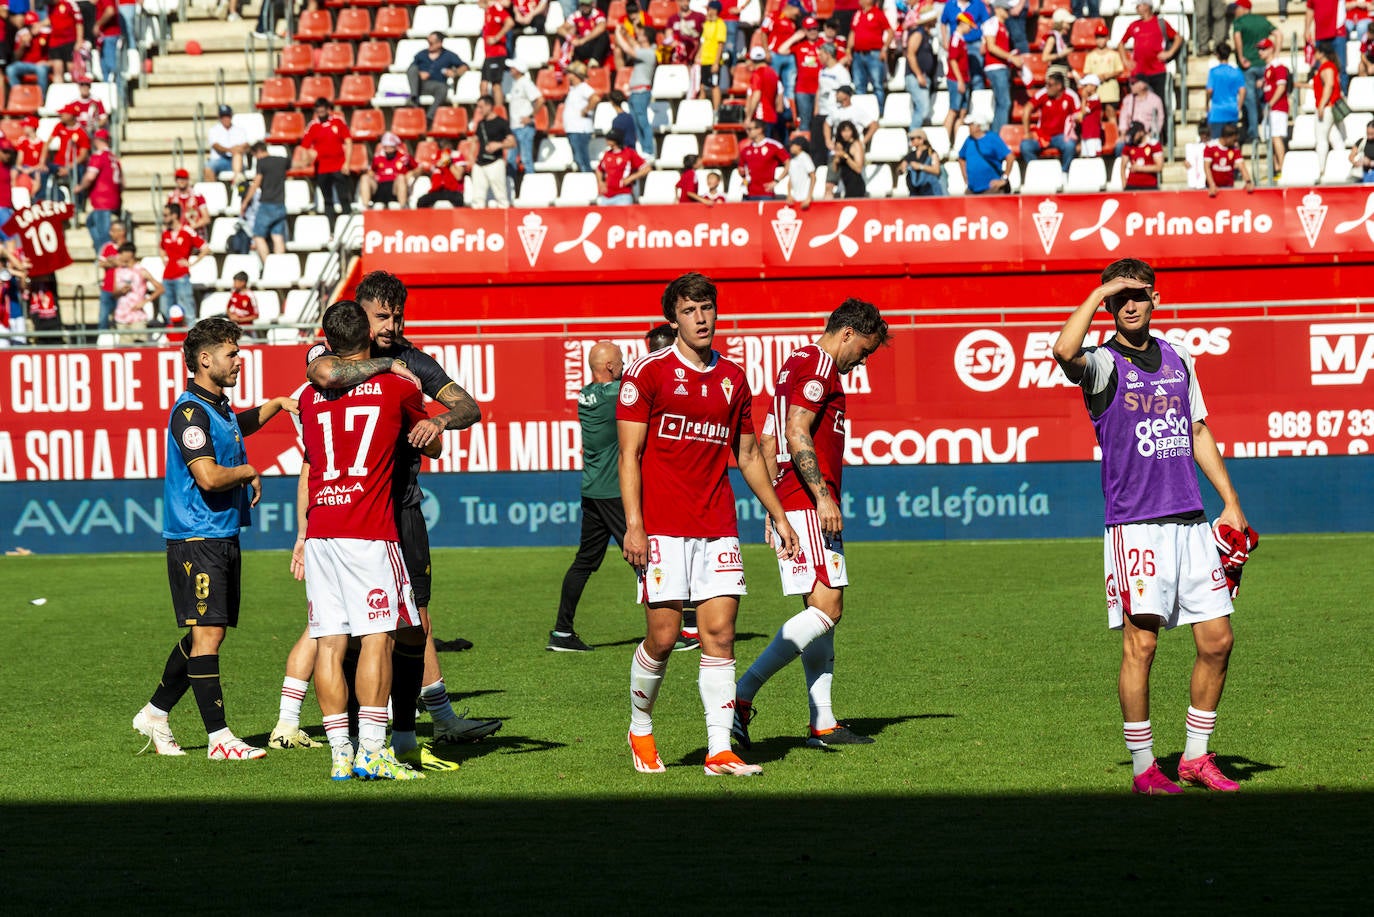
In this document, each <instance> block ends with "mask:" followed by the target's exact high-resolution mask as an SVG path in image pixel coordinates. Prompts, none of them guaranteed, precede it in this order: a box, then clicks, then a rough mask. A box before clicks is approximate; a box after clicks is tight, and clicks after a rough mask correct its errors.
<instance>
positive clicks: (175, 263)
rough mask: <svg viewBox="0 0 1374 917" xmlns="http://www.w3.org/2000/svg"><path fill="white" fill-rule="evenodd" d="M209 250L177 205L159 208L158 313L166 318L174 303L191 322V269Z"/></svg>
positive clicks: (193, 303)
mask: <svg viewBox="0 0 1374 917" xmlns="http://www.w3.org/2000/svg"><path fill="white" fill-rule="evenodd" d="M209 253H210V250H209V249H208V248H207V247H206V246H205V240H204V239H202V238H201V237H200V236H198V235H196V234H195V232H194V231H193V230H192V229H191V227H190V226H187V225H186V222H185V221H184V220H183V219H182V214H181V206H180V205H179V204H164V205H163V207H162V286H163V290H164V292H163V297H162V314H163V315H164V316H167V317H168V318H170V317H171V315H172V308H173V307H174V306H177V307H180V308H181V311H182V314H183V315H184V316H185V317H186V320H187V321H189V322H191V323H192V324H194V323H195V320H196V294H195V289H194V288H193V287H192V286H191V268H192V266H193V265H195V263H196V262H197V261H199V260H200V259H202V258H204V257H205V256H206V255H207V254H209Z"/></svg>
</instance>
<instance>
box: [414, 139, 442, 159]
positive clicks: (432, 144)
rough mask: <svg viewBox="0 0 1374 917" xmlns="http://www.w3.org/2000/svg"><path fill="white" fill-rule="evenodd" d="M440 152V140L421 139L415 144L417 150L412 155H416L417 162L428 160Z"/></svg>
mask: <svg viewBox="0 0 1374 917" xmlns="http://www.w3.org/2000/svg"><path fill="white" fill-rule="evenodd" d="M438 152H439V142H438V141H437V140H421V141H420V142H419V143H417V144H415V152H414V153H413V154H412V155H414V157H415V161H416V162H426V161H428V160H429V158H430V157H431V156H433V155H434V154H436V153H438Z"/></svg>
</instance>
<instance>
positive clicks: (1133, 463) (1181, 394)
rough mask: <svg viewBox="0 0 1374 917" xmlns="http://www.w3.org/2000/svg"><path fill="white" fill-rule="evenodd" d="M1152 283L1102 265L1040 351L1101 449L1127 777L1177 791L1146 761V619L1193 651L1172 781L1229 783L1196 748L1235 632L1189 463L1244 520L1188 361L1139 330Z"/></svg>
mask: <svg viewBox="0 0 1374 917" xmlns="http://www.w3.org/2000/svg"><path fill="white" fill-rule="evenodd" d="M1154 282H1155V274H1154V270H1153V269H1152V268H1151V267H1150V266H1149V265H1148V264H1146V263H1145V262H1143V261H1138V260H1136V259H1134V258H1123V259H1121V260H1120V261H1115V262H1113V263H1112V264H1110V265H1108V266H1107V268H1106V270H1104V271H1103V272H1102V285H1101V286H1099V287H1098V288H1097V289H1095V290H1093V291H1092V293H1090V294H1089V295H1088V298H1087V299H1085V300H1084V301H1083V304H1082V305H1080V306H1079V307H1078V308H1077V309H1076V310H1075V311H1074V313H1073V315H1071V316H1069V320H1068V321H1067V322H1065V323H1064V327H1063V329H1062V330H1061V331H1060V332H1059V339H1058V340H1057V341H1056V342H1055V345H1054V356H1055V359H1056V360H1058V361H1059V365H1060V367H1061V368H1062V369H1063V370H1064V374H1065V375H1066V376H1068V378H1069V380H1070V381H1072V382H1074V383H1075V384H1077V385H1079V386H1080V387H1082V389H1083V400H1084V403H1085V404H1086V406H1087V409H1088V414H1089V416H1090V417H1091V418H1092V422H1093V428H1094V429H1095V430H1096V432H1097V441H1098V444H1099V445H1100V446H1101V447H1102V495H1103V497H1104V499H1105V503H1106V526H1107V528H1106V538H1105V542H1104V552H1103V553H1104V566H1105V569H1106V583H1107V617H1108V622H1109V624H1110V625H1111V627H1112V628H1114V629H1119V630H1121V631H1122V641H1123V642H1122V656H1121V677H1120V680H1119V682H1118V691H1119V693H1120V697H1121V714H1122V718H1123V720H1124V724H1123V732H1124V734H1125V738H1126V748H1127V750H1128V751H1129V752H1130V753H1131V764H1132V770H1133V772H1134V777H1133V779H1132V784H1131V788H1132V790H1133V791H1134V792H1137V793H1145V794H1161V793H1178V792H1181V789H1180V788H1179V786H1178V784H1176V783H1174V782H1173V781H1172V780H1170V779H1169V778H1168V777H1166V776H1165V775H1164V773H1163V772H1162V771H1161V770H1160V769H1159V765H1158V764H1157V763H1156V762H1155V757H1154V733H1153V731H1152V729H1151V726H1150V666H1151V664H1152V663H1153V662H1154V657H1155V647H1156V645H1157V643H1158V641H1159V629H1160V627H1164V628H1165V629H1166V630H1167V629H1172V628H1174V627H1177V626H1178V625H1180V624H1188V625H1190V626H1191V627H1192V629H1193V641H1194V643H1196V645H1197V658H1196V660H1195V661H1194V663H1193V677H1192V685H1191V699H1190V700H1191V702H1190V705H1189V707H1188V717H1187V744H1186V746H1185V748H1184V751H1183V757H1182V758H1181V759H1180V761H1179V764H1178V775H1179V779H1180V780H1182V781H1185V782H1187V783H1192V784H1195V785H1197V786H1201V787H1205V788H1206V789H1209V790H1222V791H1231V790H1235V789H1236V786H1237V785H1236V783H1235V781H1233V780H1230V779H1228V778H1227V777H1226V776H1225V775H1223V774H1222V772H1221V770H1220V769H1219V768H1218V767H1217V765H1216V755H1215V754H1214V753H1209V752H1208V750H1207V743H1208V740H1209V739H1210V738H1211V735H1212V731H1213V729H1215V728H1216V719H1217V714H1216V710H1217V703H1218V702H1219V701H1220V700H1221V691H1222V688H1223V687H1224V686H1225V684H1226V667H1227V663H1228V661H1229V660H1230V656H1231V647H1232V644H1233V643H1234V641H1235V638H1234V636H1233V634H1232V632H1231V619H1230V617H1229V615H1230V614H1231V596H1230V592H1229V590H1228V588H1227V585H1226V575H1225V572H1224V571H1223V570H1222V567H1221V562H1220V558H1219V556H1218V554H1217V550H1216V546H1215V544H1214V542H1213V539H1212V534H1211V527H1210V526H1209V525H1208V523H1207V517H1206V515H1205V514H1204V512H1203V507H1202V494H1201V492H1200V490H1199V488H1198V481H1197V473H1196V471H1195V470H1194V469H1193V464H1194V463H1195V462H1196V464H1197V467H1198V468H1200V469H1202V473H1203V474H1204V475H1206V476H1207V480H1208V481H1209V482H1210V483H1211V485H1212V486H1213V487H1214V488H1216V491H1217V493H1218V494H1219V495H1220V496H1221V499H1222V501H1223V504H1224V506H1223V508H1222V511H1221V521H1222V522H1224V523H1226V524H1229V525H1232V526H1236V527H1239V528H1241V529H1244V527H1245V526H1246V524H1247V523H1246V520H1245V514H1244V513H1243V512H1242V511H1241V508H1240V499H1239V498H1238V497H1237V496H1236V491H1235V488H1234V487H1232V486H1231V479H1230V477H1229V476H1228V475H1227V473H1226V466H1225V465H1224V464H1223V463H1222V460H1221V451H1220V450H1219V449H1218V448H1217V444H1216V440H1215V439H1214V438H1213V437H1212V432H1211V430H1210V429H1208V427H1207V423H1206V419H1207V406H1206V404H1205V403H1204V402H1203V400H1202V392H1201V390H1200V389H1199V388H1198V383H1197V375H1196V373H1195V372H1194V371H1193V363H1192V360H1191V358H1190V357H1189V356H1188V354H1187V353H1186V352H1185V351H1182V350H1179V349H1177V348H1175V347H1174V346H1173V345H1172V344H1170V343H1168V342H1167V341H1164V340H1162V339H1161V338H1157V337H1154V336H1152V335H1151V334H1150V316H1151V314H1152V313H1153V312H1154V309H1155V307H1156V306H1157V305H1159V293H1158V292H1157V291H1156V290H1155V288H1154ZM1104 304H1105V305H1106V307H1107V311H1108V312H1109V313H1110V314H1111V315H1112V317H1113V318H1114V319H1115V322H1116V334H1115V335H1114V336H1113V337H1112V338H1111V339H1110V340H1108V341H1107V342H1106V343H1105V344H1103V345H1102V346H1101V347H1088V348H1084V346H1083V340H1084V338H1085V337H1086V336H1087V333H1088V328H1089V326H1091V324H1092V320H1093V316H1094V315H1095V314H1096V312H1097V309H1098V307H1099V306H1101V305H1104Z"/></svg>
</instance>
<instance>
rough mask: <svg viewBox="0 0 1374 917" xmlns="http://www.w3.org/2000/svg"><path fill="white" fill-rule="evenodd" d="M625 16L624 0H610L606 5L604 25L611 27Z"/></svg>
mask: <svg viewBox="0 0 1374 917" xmlns="http://www.w3.org/2000/svg"><path fill="white" fill-rule="evenodd" d="M624 18H625V0H611V5H610V6H608V7H606V27H607V28H610V29H613V28H615V27H616V26H617V25H618V24H619V23H620V20H622V19H624Z"/></svg>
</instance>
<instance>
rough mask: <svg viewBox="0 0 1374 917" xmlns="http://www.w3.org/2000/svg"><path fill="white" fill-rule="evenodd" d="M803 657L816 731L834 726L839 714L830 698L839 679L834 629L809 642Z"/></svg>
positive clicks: (823, 730) (812, 720)
mask: <svg viewBox="0 0 1374 917" xmlns="http://www.w3.org/2000/svg"><path fill="white" fill-rule="evenodd" d="M822 617H824V615H822ZM826 620H827V621H828V620H829V618H826ZM801 657H802V671H804V672H805V673H806V696H807V704H808V706H810V708H811V728H812V729H814V730H815V731H816V732H825V731H826V730H827V729H834V728H835V726H836V722H835V713H834V709H833V708H832V706H831V701H830V684H831V682H833V681H834V680H835V630H834V628H833V627H832V628H831V629H830V630H827V631H826V632H825V633H823V634H821V635H820V636H819V637H817V638H816V639H815V640H812V641H811V642H810V643H808V644H807V645H806V649H804V650H802V654H801Z"/></svg>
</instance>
